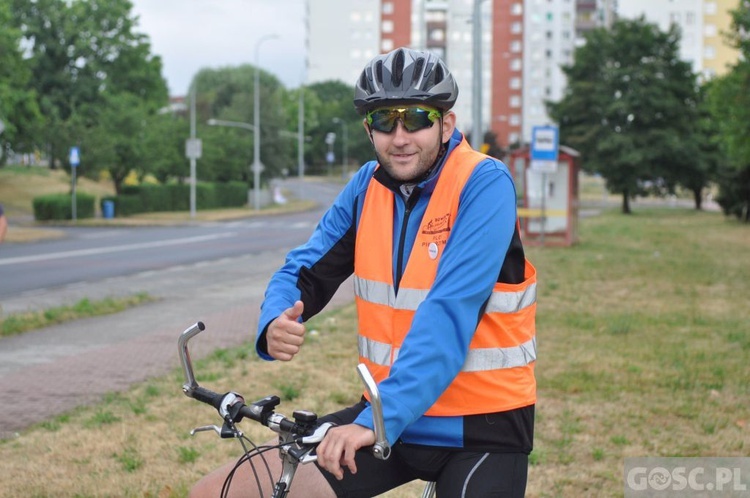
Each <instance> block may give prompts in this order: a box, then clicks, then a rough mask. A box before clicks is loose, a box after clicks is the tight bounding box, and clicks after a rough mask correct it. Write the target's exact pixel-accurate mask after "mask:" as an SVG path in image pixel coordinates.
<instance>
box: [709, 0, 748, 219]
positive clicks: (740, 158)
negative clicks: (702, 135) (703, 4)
mask: <svg viewBox="0 0 750 498" xmlns="http://www.w3.org/2000/svg"><path fill="white" fill-rule="evenodd" d="M728 40H729V42H730V43H731V44H732V45H733V46H735V47H736V48H738V49H739V51H740V53H741V58H740V60H738V61H737V63H735V64H734V65H733V66H732V67H731V69H730V71H729V72H728V73H727V74H725V75H724V76H722V77H720V78H717V79H715V80H714V81H712V82H711V86H710V88H709V91H708V100H709V105H710V108H711V113H712V115H713V117H714V122H715V123H716V126H717V127H718V131H719V138H720V140H719V144H720V147H721V150H722V151H723V152H724V153H725V154H726V156H727V159H728V163H727V164H726V165H724V166H723V167H722V168H721V170H720V171H719V175H718V177H717V182H718V184H719V189H720V192H719V197H718V199H717V200H718V202H719V205H721V207H722V210H723V211H724V213H725V214H731V215H734V216H736V217H737V218H739V219H741V220H743V221H745V222H750V140H748V137H750V1H748V0H742V1H741V2H740V5H739V7H738V8H737V10H735V11H733V12H732V30H731V32H730V33H729V35H728Z"/></svg>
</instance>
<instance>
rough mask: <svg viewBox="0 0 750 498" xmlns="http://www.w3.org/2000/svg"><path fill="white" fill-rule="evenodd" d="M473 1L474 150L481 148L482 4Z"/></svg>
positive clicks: (472, 136)
mask: <svg viewBox="0 0 750 498" xmlns="http://www.w3.org/2000/svg"><path fill="white" fill-rule="evenodd" d="M483 1H484V0H474V8H473V12H472V24H473V25H472V28H473V29H472V75H473V81H472V89H471V91H472V96H471V102H472V105H471V114H472V119H473V121H474V122H473V123H472V129H471V146H472V147H473V148H474V149H475V150H479V149H480V148H481V147H482V142H483V141H484V137H483V136H482V25H481V24H482V2H483Z"/></svg>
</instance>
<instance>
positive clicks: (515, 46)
mask: <svg viewBox="0 0 750 498" xmlns="http://www.w3.org/2000/svg"><path fill="white" fill-rule="evenodd" d="M522 48H523V44H522V43H521V42H520V40H514V41H512V42H511V44H510V51H511V52H515V53H518V52H520V51H521V49H522Z"/></svg>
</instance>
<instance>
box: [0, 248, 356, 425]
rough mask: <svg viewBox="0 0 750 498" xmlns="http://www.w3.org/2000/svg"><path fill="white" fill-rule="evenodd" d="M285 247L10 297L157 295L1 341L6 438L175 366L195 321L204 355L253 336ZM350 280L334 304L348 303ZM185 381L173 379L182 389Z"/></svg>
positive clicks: (0, 396) (196, 347)
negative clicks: (179, 340)
mask: <svg viewBox="0 0 750 498" xmlns="http://www.w3.org/2000/svg"><path fill="white" fill-rule="evenodd" d="M283 257H284V255H283V254H279V253H275V252H274V253H270V252H269V253H264V254H260V255H253V256H244V257H241V258H234V259H231V260H229V259H228V260H222V261H216V262H211V263H202V264H198V265H191V266H184V267H175V268H170V269H167V270H164V271H160V272H149V273H148V274H140V275H135V276H130V277H121V278H115V279H109V280H106V281H101V282H96V283H92V284H87V285H79V286H76V287H75V288H66V289H61V290H56V291H49V292H41V293H38V294H34V295H31V296H25V297H23V298H22V299H11V300H6V302H4V303H3V307H4V308H5V310H6V312H11V311H12V310H18V309H21V310H23V309H41V308H45V307H49V306H56V305H60V304H69V303H71V302H75V301H77V300H79V299H81V298H83V297H89V298H95V297H105V296H116V295H124V294H133V293H136V292H147V293H148V294H149V295H151V296H153V297H155V298H157V299H158V300H157V301H156V302H153V303H148V304H145V305H142V306H138V307H135V308H132V309H129V310H127V311H124V312H122V313H118V314H115V315H108V316H100V317H94V318H88V319H84V320H77V321H74V322H68V323H64V324H60V325H56V326H53V327H48V328H44V329H40V330H36V331H32V332H28V333H25V334H21V335H19V336H14V337H7V338H2V339H0V439H5V438H9V437H14V436H15V433H16V432H18V431H20V430H23V429H25V428H27V427H29V426H30V425H32V424H34V423H37V422H41V421H44V420H47V419H49V418H51V417H54V416H56V415H59V414H61V413H63V412H65V411H68V410H71V409H73V408H75V407H77V406H80V405H83V404H88V403H93V402H96V401H98V400H99V399H101V397H102V396H103V395H104V394H106V393H109V392H112V391H121V390H126V389H128V388H129V387H130V386H131V385H133V384H134V383H137V382H140V381H143V380H145V379H147V378H149V377H153V376H159V375H164V374H166V373H168V372H170V371H171V370H172V369H173V368H174V367H176V366H178V365H179V359H178V355H177V338H178V337H179V335H180V333H181V332H182V331H183V330H185V329H186V328H187V327H189V326H190V325H192V324H193V323H195V322H196V321H199V320H200V321H203V322H204V323H205V324H206V331H205V332H203V333H202V334H201V335H200V336H199V337H198V338H196V339H194V340H193V342H191V355H192V357H193V358H194V359H197V358H200V357H201V356H204V355H206V354H208V353H210V352H211V351H213V350H214V349H216V348H221V347H230V346H236V345H239V344H242V343H247V342H250V341H253V340H254V337H255V330H256V327H257V321H258V312H259V309H260V303H261V301H262V298H263V292H264V291H265V286H266V283H267V282H268V279H269V278H270V276H271V274H272V273H273V271H275V270H276V268H277V267H278V266H280V265H281V264H282V263H283ZM351 289H352V287H351V283H350V282H347V283H344V285H343V286H342V288H341V289H340V290H339V293H338V294H337V295H336V296H335V297H334V299H333V302H332V303H331V304H329V308H330V307H331V306H337V305H343V304H346V303H348V302H351V300H352V299H353V294H352V291H351ZM178 388H179V386H175V389H178Z"/></svg>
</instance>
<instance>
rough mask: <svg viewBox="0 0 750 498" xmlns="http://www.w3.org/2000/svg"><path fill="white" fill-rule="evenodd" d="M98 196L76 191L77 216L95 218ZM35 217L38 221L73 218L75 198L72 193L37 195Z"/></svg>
mask: <svg viewBox="0 0 750 498" xmlns="http://www.w3.org/2000/svg"><path fill="white" fill-rule="evenodd" d="M95 203H96V197H94V196H93V195H89V194H84V193H76V218H78V219H82V218H93V217H94V205H95ZM33 206H34V219H35V220H37V221H48V220H72V219H73V200H72V198H71V195H70V194H51V195H42V196H39V197H35V198H34V201H33Z"/></svg>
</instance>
